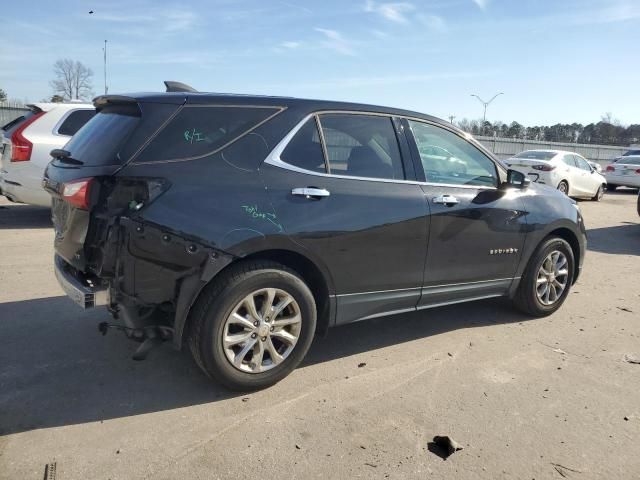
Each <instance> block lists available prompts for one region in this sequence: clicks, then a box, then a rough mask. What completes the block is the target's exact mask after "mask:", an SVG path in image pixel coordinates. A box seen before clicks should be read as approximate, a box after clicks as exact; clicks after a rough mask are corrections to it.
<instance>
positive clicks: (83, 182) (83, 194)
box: [62, 178, 93, 210]
mask: <svg viewBox="0 0 640 480" xmlns="http://www.w3.org/2000/svg"><path fill="white" fill-rule="evenodd" d="M92 182H93V178H80V179H78V180H73V181H72V182H67V183H65V184H64V185H63V187H62V198H64V200H65V201H66V202H68V203H70V204H71V205H73V206H75V207H78V208H81V209H83V210H88V209H89V195H90V193H91V183H92Z"/></svg>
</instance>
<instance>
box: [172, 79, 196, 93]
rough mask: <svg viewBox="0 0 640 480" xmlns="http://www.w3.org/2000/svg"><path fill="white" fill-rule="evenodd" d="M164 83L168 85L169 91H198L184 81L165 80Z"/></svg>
mask: <svg viewBox="0 0 640 480" xmlns="http://www.w3.org/2000/svg"><path fill="white" fill-rule="evenodd" d="M164 84H165V86H166V87H167V92H195V93H197V92H198V91H197V90H196V89H195V88H193V87H190V86H189V85H187V84H186V83H182V82H175V81H173V80H165V81H164Z"/></svg>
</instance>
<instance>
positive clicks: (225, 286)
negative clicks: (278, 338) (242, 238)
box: [188, 261, 317, 391]
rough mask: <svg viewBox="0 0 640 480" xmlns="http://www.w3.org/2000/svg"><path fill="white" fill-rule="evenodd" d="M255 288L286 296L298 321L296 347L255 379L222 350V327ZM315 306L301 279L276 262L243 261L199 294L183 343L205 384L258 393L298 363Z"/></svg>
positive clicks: (306, 347) (308, 337) (308, 340)
mask: <svg viewBox="0 0 640 480" xmlns="http://www.w3.org/2000/svg"><path fill="white" fill-rule="evenodd" d="M261 288H277V289H282V290H284V291H286V292H287V293H288V294H289V295H291V296H292V297H293V298H294V299H295V301H296V302H297V304H298V306H299V308H300V315H301V318H302V322H301V329H300V333H299V336H298V341H297V343H296V344H295V346H294V347H293V350H292V351H291V353H290V354H289V355H288V357H286V358H285V359H284V360H283V361H282V363H280V364H279V365H277V366H275V367H273V368H271V369H270V370H267V371H265V372H261V373H249V372H244V371H241V370H239V369H237V368H236V367H234V366H233V365H232V364H231V363H230V361H229V360H228V359H227V357H226V355H225V352H224V348H223V346H222V335H223V331H224V325H225V321H226V319H227V318H228V316H229V315H230V314H231V313H232V311H233V309H234V307H235V306H236V305H237V304H238V303H239V302H240V301H241V300H242V299H243V298H244V297H246V296H248V295H250V294H251V293H252V292H254V291H256V290H259V289H261ZM316 316H317V314H316V303H315V300H314V297H313V294H312V293H311V290H309V287H308V286H307V285H306V284H305V282H304V281H303V280H302V278H301V277H300V276H299V275H298V274H297V273H296V272H294V271H293V270H291V269H289V268H287V267H285V266H284V265H281V264H279V263H276V262H271V261H249V262H243V263H240V264H238V265H236V266H232V267H231V268H230V269H229V270H228V271H226V272H224V273H223V274H222V276H221V277H220V278H219V279H217V280H214V282H213V283H212V284H210V285H209V286H207V287H206V288H205V290H203V292H202V293H201V295H200V297H199V298H198V300H197V302H196V304H195V305H194V307H193V309H192V312H191V314H190V323H189V325H190V329H189V334H188V343H189V348H190V350H191V353H192V355H193V357H194V360H195V362H196V363H197V364H198V366H199V367H200V368H201V369H202V370H203V371H204V372H205V373H206V374H207V375H208V376H209V377H211V378H213V379H214V380H216V381H217V382H219V383H221V384H222V385H224V386H225V387H227V388H229V389H231V390H236V391H251V390H258V389H261V388H265V387H268V386H271V385H273V384H275V383H277V382H279V381H280V380H282V379H283V378H284V377H286V376H287V375H289V373H291V372H292V371H293V370H294V369H295V368H296V367H297V366H298V364H299V363H300V362H301V361H302V359H303V358H304V356H305V355H306V353H307V351H308V350H309V347H310V346H311V342H312V341H313V337H314V333H315V329H316Z"/></svg>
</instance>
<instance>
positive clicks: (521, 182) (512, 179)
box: [505, 169, 531, 190]
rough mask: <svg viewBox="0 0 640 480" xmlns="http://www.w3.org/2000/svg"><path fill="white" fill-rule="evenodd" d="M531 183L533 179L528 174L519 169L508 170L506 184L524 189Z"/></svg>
mask: <svg viewBox="0 0 640 480" xmlns="http://www.w3.org/2000/svg"><path fill="white" fill-rule="evenodd" d="M530 184H531V180H529V179H528V178H527V176H526V175H525V174H524V173H522V172H519V171H517V170H511V169H509V170H507V181H506V182H505V185H506V186H508V187H515V188H519V189H521V190H524V189H525V188H527V187H528V186H529V185H530Z"/></svg>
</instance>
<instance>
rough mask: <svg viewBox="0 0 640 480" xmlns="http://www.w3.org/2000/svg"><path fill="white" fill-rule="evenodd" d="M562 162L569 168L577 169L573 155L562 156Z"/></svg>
mask: <svg viewBox="0 0 640 480" xmlns="http://www.w3.org/2000/svg"><path fill="white" fill-rule="evenodd" d="M562 162H563V163H565V164H566V165H568V166H570V167H577V166H578V165H576V161H575V157H574V156H573V155H563V156H562Z"/></svg>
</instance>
